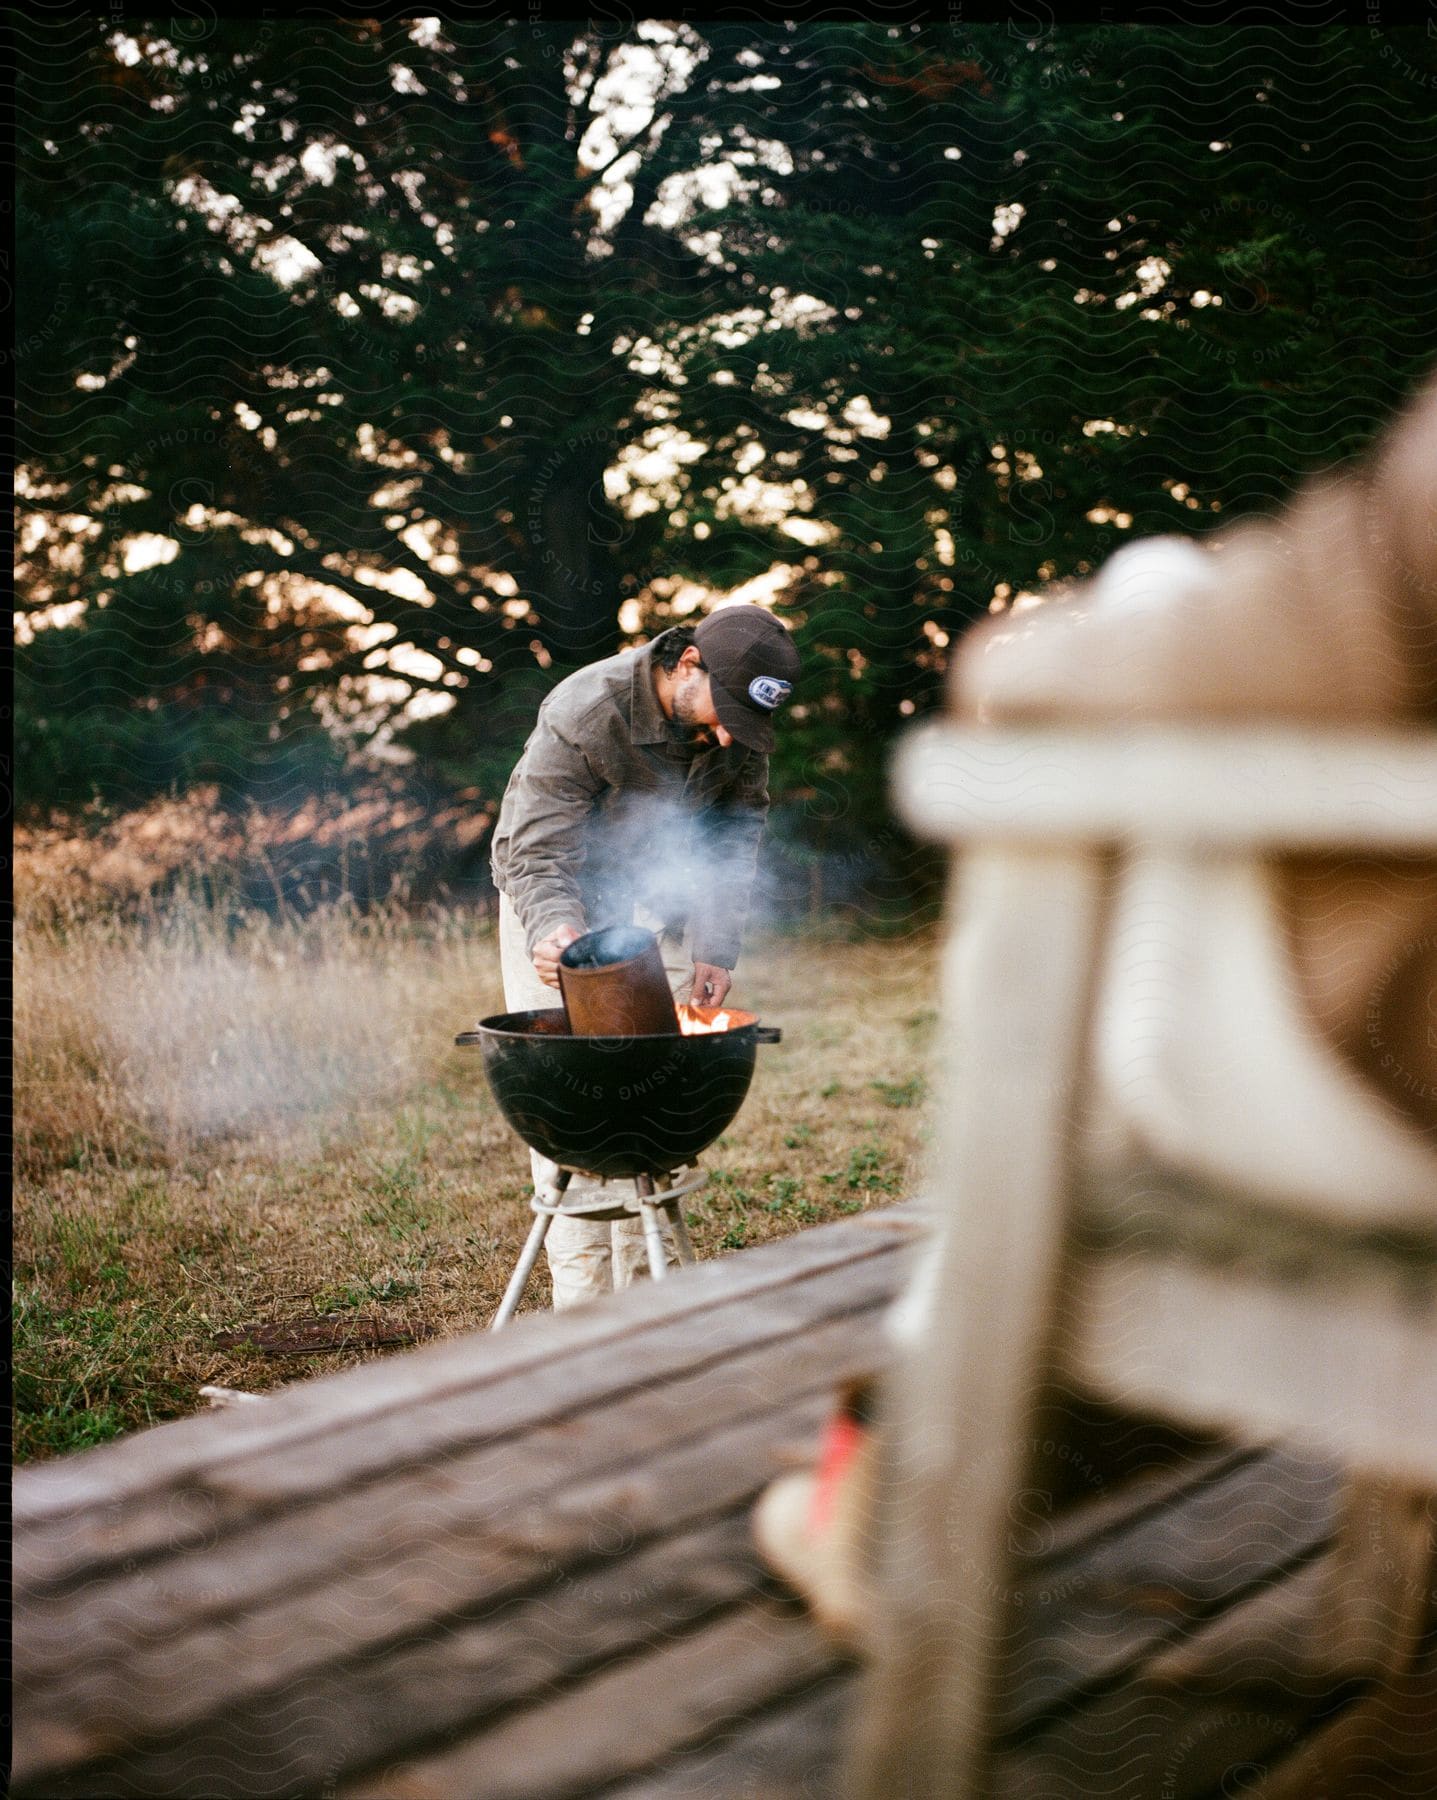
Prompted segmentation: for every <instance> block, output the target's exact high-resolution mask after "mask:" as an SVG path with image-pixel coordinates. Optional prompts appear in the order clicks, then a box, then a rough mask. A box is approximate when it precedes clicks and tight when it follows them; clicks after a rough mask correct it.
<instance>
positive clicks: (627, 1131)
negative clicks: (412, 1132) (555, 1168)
mask: <svg viewBox="0 0 1437 1800" xmlns="http://www.w3.org/2000/svg"><path fill="white" fill-rule="evenodd" d="M725 1010H726V1011H727V1012H728V1013H729V1016H730V1018H731V1019H732V1020H733V1021H734V1022H733V1023H732V1024H731V1025H730V1026H729V1028H728V1030H727V1031H715V1032H706V1033H703V1034H700V1035H697V1036H693V1037H675V1036H674V1035H673V1034H672V1033H671V1032H669V1033H665V1034H664V1035H663V1036H656V1037H627V1038H613V1037H573V1036H571V1035H570V1034H569V1029H568V1021H567V1019H566V1017H565V1014H564V1010H563V1008H562V1007H554V1008H546V1009H544V1010H542V1011H538V1012H515V1013H496V1014H495V1015H494V1017H493V1018H489V1019H482V1020H481V1021H480V1022H479V1024H478V1025H477V1026H476V1027H475V1028H474V1030H472V1031H464V1032H461V1033H460V1034H459V1036H458V1037H457V1038H456V1039H455V1040H454V1041H455V1042H456V1043H457V1044H477V1045H478V1047H479V1049H480V1050H481V1051H482V1053H483V1056H484V1073H485V1074H486V1075H487V1076H488V1078H489V1085H490V1087H491V1088H492V1089H493V1090H494V1098H495V1099H496V1100H497V1101H498V1103H499V1110H500V1111H501V1112H502V1113H503V1115H504V1117H505V1118H506V1119H507V1120H508V1121H509V1123H510V1124H511V1125H512V1126H513V1127H514V1129H515V1131H517V1132H518V1134H519V1136H520V1137H521V1138H523V1140H524V1142H525V1143H526V1144H528V1145H529V1146H530V1147H531V1148H532V1149H535V1150H537V1151H538V1152H539V1153H540V1155H541V1156H547V1157H549V1158H550V1160H551V1161H553V1162H556V1163H558V1164H560V1166H561V1167H563V1168H566V1169H581V1170H583V1171H584V1172H585V1173H587V1174H591V1175H599V1176H603V1177H606V1178H632V1177H633V1176H635V1175H654V1174H660V1173H664V1172H667V1171H668V1170H671V1169H677V1168H681V1167H682V1166H683V1164H685V1163H690V1162H693V1161H694V1160H695V1159H696V1158H697V1157H698V1156H700V1155H702V1153H703V1152H704V1151H705V1150H707V1148H708V1147H709V1145H710V1144H711V1143H712V1142H713V1141H714V1139H715V1138H716V1137H717V1136H718V1135H719V1133H720V1132H721V1131H723V1130H724V1128H725V1127H726V1126H727V1125H730V1124H731V1123H732V1122H733V1120H734V1118H735V1116H736V1115H737V1113H738V1110H739V1108H740V1107H741V1106H742V1105H743V1102H744V1096H745V1095H746V1094H747V1093H748V1089H749V1083H750V1082H751V1081H752V1080H753V1070H754V1062H755V1059H756V1057H757V1054H758V1046H759V1044H760V1043H776V1042H777V1041H778V1038H779V1033H778V1032H777V1031H776V1030H775V1029H774V1028H773V1027H772V1026H766V1025H760V1024H759V1022H758V1020H757V1019H756V1018H755V1017H754V1015H753V1014H752V1013H744V1012H739V1011H737V1010H736V1009H734V1008H732V1007H730V1008H726V1009H725Z"/></svg>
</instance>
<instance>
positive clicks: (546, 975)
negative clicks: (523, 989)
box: [534, 925, 583, 988]
mask: <svg viewBox="0 0 1437 1800" xmlns="http://www.w3.org/2000/svg"><path fill="white" fill-rule="evenodd" d="M582 936H583V933H582V932H581V931H577V930H575V928H574V927H573V926H572V925H561V926H560V927H559V929H558V930H557V931H551V932H550V933H549V935H548V937H546V938H540V939H539V941H538V943H537V944H535V946H534V970H535V973H536V974H537V975H538V977H539V979H540V981H542V982H543V983H544V985H545V986H546V987H551V988H556V987H558V985H559V958H560V956H562V955H563V953H564V951H565V950H567V949H568V947H569V945H570V944H572V943H573V941H574V939H575V938H577V937H582Z"/></svg>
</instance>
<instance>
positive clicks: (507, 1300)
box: [489, 1169, 569, 1331]
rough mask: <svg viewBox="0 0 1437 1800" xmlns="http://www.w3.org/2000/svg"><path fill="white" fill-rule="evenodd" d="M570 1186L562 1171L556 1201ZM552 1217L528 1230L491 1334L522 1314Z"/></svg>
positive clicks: (537, 1219) (539, 1217) (538, 1218)
mask: <svg viewBox="0 0 1437 1800" xmlns="http://www.w3.org/2000/svg"><path fill="white" fill-rule="evenodd" d="M568 1185H569V1171H568V1170H567V1169H560V1171H559V1173H558V1175H557V1177H556V1178H555V1181H554V1198H555V1199H556V1200H560V1199H562V1198H563V1195H564V1189H565V1188H566V1187H568ZM553 1217H554V1215H553V1214H552V1213H547V1212H541V1213H535V1215H534V1223H533V1224H532V1225H531V1226H530V1227H529V1235H528V1237H526V1238H525V1239H524V1248H523V1249H522V1250H521V1251H520V1252H519V1260H518V1262H516V1263H515V1265H514V1273H513V1274H512V1275H511V1276H510V1277H509V1285H508V1287H506V1288H505V1289H504V1298H503V1299H502V1300H501V1301H500V1302H499V1310H498V1312H496V1313H495V1315H494V1317H493V1319H492V1321H491V1322H490V1325H489V1329H490V1330H491V1331H500V1330H502V1329H503V1327H504V1326H506V1325H507V1324H508V1323H509V1321H510V1319H512V1318H513V1317H514V1314H515V1313H516V1312H517V1311H518V1310H519V1302H520V1301H521V1300H522V1299H523V1298H524V1289H525V1288H526V1287H528V1285H529V1277H530V1276H531V1275H532V1274H533V1273H534V1264H535V1263H536V1262H538V1260H539V1252H540V1251H541V1250H542V1249H543V1248H544V1239H545V1238H546V1237H548V1235H549V1225H550V1223H551V1221H552V1220H553Z"/></svg>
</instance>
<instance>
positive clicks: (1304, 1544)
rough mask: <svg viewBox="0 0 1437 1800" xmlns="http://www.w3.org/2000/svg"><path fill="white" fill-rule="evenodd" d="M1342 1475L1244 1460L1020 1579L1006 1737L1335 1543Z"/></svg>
mask: <svg viewBox="0 0 1437 1800" xmlns="http://www.w3.org/2000/svg"><path fill="white" fill-rule="evenodd" d="M1341 1507H1342V1472H1341V1470H1340V1469H1339V1468H1338V1467H1337V1465H1336V1464H1334V1463H1332V1462H1330V1461H1321V1460H1317V1459H1314V1458H1312V1457H1310V1456H1306V1455H1304V1454H1303V1453H1301V1452H1299V1451H1296V1450H1288V1451H1271V1452H1269V1453H1267V1454H1266V1455H1264V1456H1260V1457H1258V1458H1255V1459H1253V1460H1248V1461H1241V1462H1238V1463H1237V1464H1235V1465H1234V1466H1233V1467H1231V1468H1230V1469H1229V1470H1227V1471H1226V1473H1225V1474H1223V1475H1221V1476H1218V1477H1215V1478H1213V1479H1212V1480H1210V1481H1208V1482H1204V1483H1202V1484H1201V1485H1199V1486H1197V1487H1195V1488H1190V1489H1188V1490H1187V1491H1186V1492H1184V1493H1182V1494H1181V1495H1179V1497H1178V1498H1176V1499H1175V1500H1174V1501H1173V1502H1172V1503H1171V1504H1170V1505H1169V1506H1167V1507H1165V1508H1163V1509H1162V1510H1161V1511H1159V1512H1156V1513H1147V1514H1145V1515H1144V1516H1142V1517H1140V1518H1139V1519H1138V1520H1137V1521H1136V1522H1135V1523H1134V1524H1133V1525H1132V1527H1131V1528H1130V1529H1129V1530H1126V1531H1123V1532H1121V1533H1117V1534H1111V1533H1110V1534H1108V1535H1105V1536H1104V1537H1102V1538H1101V1539H1099V1540H1098V1541H1096V1542H1095V1543H1093V1544H1091V1545H1090V1546H1088V1547H1087V1548H1086V1549H1085V1550H1083V1551H1080V1552H1079V1553H1077V1554H1075V1555H1073V1556H1070V1557H1068V1558H1066V1559H1064V1560H1062V1561H1060V1562H1058V1563H1056V1564H1054V1565H1053V1566H1052V1567H1043V1568H1040V1569H1039V1570H1037V1571H1036V1572H1033V1573H1031V1574H1030V1573H1027V1572H1026V1571H1025V1572H1023V1573H1021V1574H1019V1575H1017V1576H1016V1578H1015V1581H1014V1586H1013V1596H1014V1599H1013V1605H1012V1607H1011V1608H1010V1610H1009V1613H1008V1616H1007V1619H1006V1632H1005V1636H1004V1638H1003V1640H1002V1644H1001V1648H1000V1664H999V1668H1000V1673H999V1676H998V1680H997V1682H996V1684H995V1689H994V1692H995V1695H996V1707H995V1720H996V1728H997V1730H998V1731H999V1732H1002V1733H1010V1732H1013V1731H1015V1730H1020V1729H1026V1728H1029V1727H1031V1726H1032V1725H1033V1724H1034V1723H1035V1722H1036V1721H1037V1720H1038V1719H1040V1718H1041V1717H1042V1716H1043V1715H1045V1714H1047V1713H1050V1712H1052V1711H1053V1710H1055V1709H1056V1708H1058V1707H1060V1706H1065V1705H1069V1704H1071V1703H1072V1702H1073V1701H1074V1699H1075V1698H1076V1697H1077V1696H1078V1695H1080V1694H1081V1693H1083V1692H1084V1691H1085V1690H1091V1689H1095V1688H1097V1687H1099V1686H1100V1685H1102V1684H1104V1683H1109V1682H1112V1681H1114V1680H1116V1679H1118V1678H1120V1677H1122V1676H1124V1675H1126V1674H1131V1673H1132V1672H1133V1671H1134V1670H1136V1669H1137V1668H1138V1666H1139V1665H1140V1664H1141V1663H1142V1661H1143V1659H1144V1658H1145V1657H1147V1656H1149V1655H1150V1654H1151V1653H1152V1652H1153V1651H1154V1650H1156V1649H1158V1648H1159V1647H1160V1646H1162V1645H1164V1644H1168V1643H1170V1642H1171V1641H1172V1640H1173V1639H1175V1638H1176V1637H1177V1636H1179V1634H1181V1633H1183V1632H1184V1631H1186V1630H1189V1629H1190V1628H1191V1627H1192V1625H1193V1622H1194V1621H1195V1620H1199V1619H1201V1618H1203V1617H1204V1616H1206V1615H1210V1614H1213V1613H1216V1612H1219V1611H1221V1610H1222V1609H1223V1608H1224V1607H1227V1606H1229V1605H1231V1604H1232V1603H1233V1602H1234V1601H1235V1600H1237V1599H1239V1598H1240V1597H1241V1596H1242V1595H1243V1594H1245V1593H1247V1592H1250V1591H1251V1590H1253V1589H1254V1588H1257V1587H1260V1586H1262V1585H1264V1584H1266V1583H1270V1582H1271V1581H1273V1580H1280V1579H1282V1578H1283V1577H1284V1575H1285V1572H1286V1570H1287V1568H1288V1567H1289V1565H1291V1564H1292V1563H1294V1562H1295V1561H1297V1560H1299V1559H1301V1558H1302V1557H1304V1556H1307V1555H1310V1554H1311V1553H1312V1552H1314V1551H1315V1550H1316V1549H1317V1548H1318V1547H1319V1546H1321V1545H1323V1544H1326V1543H1328V1542H1330V1541H1331V1539H1332V1537H1333V1535H1334V1533H1335V1531H1336V1529H1337V1526H1338V1523H1339V1521H1340V1518H1341Z"/></svg>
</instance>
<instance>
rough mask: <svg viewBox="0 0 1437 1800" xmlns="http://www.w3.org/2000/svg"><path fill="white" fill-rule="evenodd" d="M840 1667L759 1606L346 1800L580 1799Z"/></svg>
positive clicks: (790, 1622) (372, 1780)
mask: <svg viewBox="0 0 1437 1800" xmlns="http://www.w3.org/2000/svg"><path fill="white" fill-rule="evenodd" d="M835 1666H836V1664H835V1657H834V1653H833V1651H832V1649H831V1647H830V1646H829V1645H828V1644H827V1643H825V1642H824V1640H823V1639H822V1638H821V1637H820V1636H819V1633H818V1630H817V1628H816V1627H815V1626H814V1625H813V1624H812V1622H811V1621H810V1620H809V1619H808V1618H806V1617H805V1616H804V1615H803V1614H802V1613H799V1612H797V1611H796V1610H794V1609H792V1608H789V1607H787V1606H784V1605H782V1604H780V1603H777V1602H774V1601H769V1600H762V1599H760V1600H757V1601H755V1602H754V1603H753V1604H751V1605H748V1606H744V1607H740V1608H737V1609H735V1610H734V1611H732V1612H729V1613H726V1614H724V1615H723V1616H722V1617H721V1618H719V1619H718V1620H716V1621H715V1622H714V1623H713V1624H711V1625H708V1626H706V1627H705V1628H704V1629H702V1630H700V1631H696V1632H692V1633H690V1634H688V1635H686V1636H682V1637H678V1638H676V1639H674V1640H673V1641H672V1642H669V1643H665V1644H661V1645H658V1646H656V1647H655V1648H653V1649H652V1650H651V1651H650V1653H649V1654H647V1655H644V1656H639V1657H634V1658H632V1659H631V1660H629V1661H627V1662H623V1663H620V1664H618V1665H616V1666H615V1667H613V1668H610V1669H606V1670H604V1671H602V1672H601V1673H599V1674H598V1675H596V1676H595V1677H594V1678H593V1679H592V1680H590V1681H587V1682H585V1683H583V1684H582V1685H581V1686H578V1687H574V1688H570V1689H568V1690H566V1691H564V1692H562V1693H559V1694H557V1695H556V1696H555V1697H554V1698H553V1699H552V1700H551V1701H550V1702H549V1703H548V1704H547V1705H544V1706H538V1707H534V1708H532V1709H531V1710H528V1711H525V1712H522V1713H519V1714H517V1715H516V1716H515V1717H514V1718H512V1719H511V1720H509V1721H507V1722H505V1723H501V1724H498V1725H496V1726H494V1727H493V1728H492V1729H491V1730H489V1731H486V1732H485V1733H483V1735H482V1736H479V1737H476V1738H473V1739H470V1740H467V1741H466V1742H464V1743H461V1744H458V1745H455V1746H454V1747H453V1748H451V1749H448V1750H444V1751H440V1752H438V1753H436V1754H434V1755H431V1756H428V1757H424V1758H422V1759H419V1760H415V1761H412V1762H403V1763H397V1764H396V1763H391V1764H388V1765H387V1766H385V1767H383V1768H379V1769H376V1770H374V1771H373V1772H372V1773H371V1774H369V1775H367V1776H361V1777H360V1778H358V1779H357V1780H354V1781H350V1782H345V1783H342V1784H341V1785H340V1788H339V1790H338V1792H339V1800H431V1797H432V1800H454V1796H455V1795H458V1794H464V1795H479V1794H482V1795H483V1796H484V1797H485V1800H560V1797H561V1796H563V1797H566V1800H578V1797H579V1796H588V1795H593V1794H595V1793H598V1792H600V1791H601V1790H602V1789H603V1788H604V1787H605V1786H606V1785H608V1784H611V1783H616V1782H618V1781H620V1780H622V1779H624V1778H632V1777H633V1776H635V1775H638V1774H640V1773H641V1772H643V1771H644V1770H646V1769H649V1768H652V1766H653V1765H654V1764H655V1763H656V1762H660V1761H662V1760H664V1759H666V1758H669V1757H672V1756H673V1755H674V1753H675V1752H676V1751H678V1750H680V1749H682V1748H684V1747H685V1746H687V1745H691V1744H699V1743H702V1742H703V1741H704V1739H705V1738H707V1737H709V1736H710V1735H712V1734H715V1733H716V1732H718V1731H719V1730H720V1729H722V1727H723V1726H724V1724H725V1723H726V1722H727V1721H729V1720H732V1719H735V1718H742V1717H743V1716H744V1715H745V1714H747V1713H750V1712H752V1711H754V1710H756V1709H757V1708H759V1707H762V1706H765V1705H770V1704H772V1702H773V1701H774V1699H775V1698H777V1697H780V1696H782V1695H785V1694H790V1693H800V1692H802V1691H803V1690H805V1689H808V1688H811V1687H813V1686H814V1685H815V1684H816V1683H817V1682H819V1681H821V1680H823V1679H824V1678H825V1677H827V1676H828V1675H830V1674H831V1673H832V1671H833V1670H834V1668H835Z"/></svg>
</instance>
